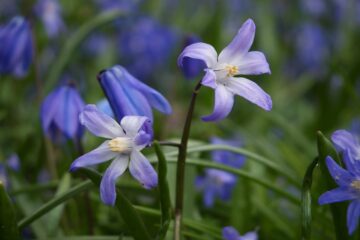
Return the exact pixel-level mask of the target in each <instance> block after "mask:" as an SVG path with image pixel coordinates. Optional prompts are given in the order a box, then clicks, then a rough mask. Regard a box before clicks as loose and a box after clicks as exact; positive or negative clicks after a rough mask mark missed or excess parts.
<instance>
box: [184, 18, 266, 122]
mask: <svg viewBox="0 0 360 240" xmlns="http://www.w3.org/2000/svg"><path fill="white" fill-rule="evenodd" d="M254 37H255V23H254V22H253V21H252V20H251V19H248V20H247V21H246V22H245V23H244V24H243V25H242V26H241V28H240V29H239V31H238V33H237V35H236V36H235V38H234V39H233V40H232V42H231V43H230V44H229V45H228V46H227V47H226V48H224V49H223V50H222V51H221V53H220V54H219V56H218V55H217V53H216V51H215V49H214V48H213V47H212V46H211V45H209V44H206V43H201V42H200V43H194V44H192V45H190V46H188V47H186V48H185V49H184V51H183V52H182V53H181V54H180V56H179V58H178V65H179V66H182V65H183V60H184V58H185V57H190V58H195V59H200V60H203V61H204V62H205V64H206V66H207V68H206V69H205V72H206V74H205V76H204V78H203V79H202V85H204V86H207V87H210V88H213V89H214V90H215V106H214V111H213V113H212V114H210V115H208V116H205V117H202V119H203V120H204V121H219V120H221V119H223V118H225V117H226V116H227V115H228V114H229V113H230V111H231V109H232V107H233V105H234V95H239V96H242V97H243V98H245V99H247V100H249V101H250V102H252V103H254V104H256V105H258V106H260V107H261V108H263V109H265V110H267V111H269V110H271V108H272V101H271V97H270V96H269V95H268V94H267V93H265V92H264V91H263V90H262V89H261V88H260V87H259V86H258V85H257V84H255V83H254V82H252V81H250V80H248V79H246V78H243V77H237V76H238V75H258V74H263V73H270V68H269V64H268V63H267V61H266V58H265V56H264V54H263V53H261V52H258V51H251V52H249V49H250V47H251V45H252V43H253V41H254Z"/></svg>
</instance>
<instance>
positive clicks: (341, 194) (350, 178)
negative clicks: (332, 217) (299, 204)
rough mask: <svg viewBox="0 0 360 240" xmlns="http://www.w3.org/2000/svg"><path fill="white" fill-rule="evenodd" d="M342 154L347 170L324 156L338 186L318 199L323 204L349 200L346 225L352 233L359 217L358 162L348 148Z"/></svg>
mask: <svg viewBox="0 0 360 240" xmlns="http://www.w3.org/2000/svg"><path fill="white" fill-rule="evenodd" d="M343 156H344V163H345V166H346V169H347V170H345V169H343V168H341V167H340V166H339V165H338V164H337V163H336V162H335V161H334V160H333V159H332V158H331V157H330V156H328V157H327V158H326V160H325V161H326V166H327V168H328V170H329V172H330V175H331V176H332V178H333V179H334V181H335V182H336V183H337V185H338V186H339V187H338V188H335V189H332V190H330V191H327V192H325V193H323V194H322V195H321V196H320V197H319V200H318V201H319V204H320V205H323V204H328V203H335V202H342V201H347V200H351V203H350V204H349V206H348V209H347V227H348V231H349V234H352V233H354V231H355V229H356V228H357V225H358V222H359V217H360V162H359V161H358V160H355V159H354V158H353V157H352V154H351V153H350V150H349V149H347V150H346V151H345V152H344V155H343Z"/></svg>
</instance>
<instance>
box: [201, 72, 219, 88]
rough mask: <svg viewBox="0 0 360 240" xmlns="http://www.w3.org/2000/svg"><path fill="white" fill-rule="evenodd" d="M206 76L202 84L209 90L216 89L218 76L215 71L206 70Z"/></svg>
mask: <svg viewBox="0 0 360 240" xmlns="http://www.w3.org/2000/svg"><path fill="white" fill-rule="evenodd" d="M205 71H206V74H205V76H204V77H203V79H202V80H201V84H202V85H204V86H206V87H209V88H213V89H215V88H216V74H215V72H214V71H213V70H211V69H206V70H205Z"/></svg>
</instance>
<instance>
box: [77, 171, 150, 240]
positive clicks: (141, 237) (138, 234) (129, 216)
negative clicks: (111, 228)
mask: <svg viewBox="0 0 360 240" xmlns="http://www.w3.org/2000/svg"><path fill="white" fill-rule="evenodd" d="M78 171H80V172H81V173H83V174H85V175H86V176H87V177H88V178H89V179H90V180H91V181H92V182H93V183H94V184H95V185H97V186H99V185H100V182H101V177H102V176H101V175H100V174H99V173H97V172H95V171H93V170H90V169H87V168H81V169H79V170H78ZM116 194H117V197H116V202H115V206H116V208H117V209H118V210H119V212H120V215H121V217H122V218H123V219H124V221H125V223H126V225H127V227H128V229H129V232H130V233H131V235H132V236H133V237H134V238H135V239H136V240H150V239H151V238H150V235H149V233H148V231H147V229H146V227H145V224H144V222H143V221H142V219H141V217H140V215H139V214H138V212H137V211H136V209H135V208H134V207H133V205H132V204H131V203H130V202H129V200H127V198H126V197H125V196H124V195H123V194H122V193H121V192H120V191H119V190H118V188H116Z"/></svg>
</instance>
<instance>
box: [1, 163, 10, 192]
mask: <svg viewBox="0 0 360 240" xmlns="http://www.w3.org/2000/svg"><path fill="white" fill-rule="evenodd" d="M0 183H2V184H3V185H4V186H5V188H8V187H9V181H8V174H7V171H6V168H5V165H4V164H2V163H0Z"/></svg>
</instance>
